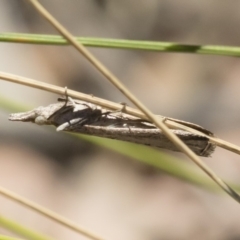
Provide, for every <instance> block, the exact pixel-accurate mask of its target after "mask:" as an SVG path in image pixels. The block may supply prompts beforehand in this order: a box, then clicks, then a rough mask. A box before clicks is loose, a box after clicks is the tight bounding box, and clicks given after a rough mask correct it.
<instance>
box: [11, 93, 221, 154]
mask: <svg viewBox="0 0 240 240" xmlns="http://www.w3.org/2000/svg"><path fill="white" fill-rule="evenodd" d="M169 119H171V120H172V121H175V122H177V123H181V124H183V125H186V126H188V127H189V126H190V127H192V128H193V129H196V130H198V131H200V132H202V133H204V134H205V136H203V135H199V134H193V133H190V132H188V131H185V130H180V129H170V131H172V132H173V133H175V134H176V135H177V136H178V137H179V138H180V139H181V140H182V141H183V142H184V143H185V144H186V145H187V146H188V147H189V148H190V149H191V150H192V151H193V152H194V153H196V154H197V155H199V156H203V157H209V156H210V155H211V154H212V153H213V152H214V150H215V148H216V145H215V144H213V143H211V142H210V140H209V138H208V137H207V136H206V135H208V136H213V133H211V132H210V131H208V130H206V129H204V128H203V127H201V126H199V125H196V124H192V123H188V122H184V121H181V120H177V119H172V118H169ZM9 120H10V121H22V122H33V123H36V124H39V125H54V126H56V127H57V129H56V130H57V131H67V132H74V133H82V134H88V135H94V136H98V137H104V138H111V139H116V140H122V141H127V142H133V143H137V144H143V145H148V146H152V147H157V148H162V149H167V150H172V151H179V150H178V148H177V147H176V146H175V145H174V144H173V143H172V142H171V141H170V140H169V139H168V138H167V137H166V136H165V135H164V134H163V133H162V131H161V130H159V129H158V128H156V127H155V125H154V124H152V123H150V122H148V121H147V120H144V119H141V118H137V117H133V116H129V115H127V114H124V113H122V112H120V111H110V110H107V109H105V108H102V107H100V106H98V105H95V104H92V103H89V102H85V101H79V100H73V99H71V98H70V97H66V99H62V98H61V99H59V102H57V103H54V104H50V105H48V106H46V107H38V108H35V109H33V110H31V111H28V112H23V113H13V114H10V116H9Z"/></svg>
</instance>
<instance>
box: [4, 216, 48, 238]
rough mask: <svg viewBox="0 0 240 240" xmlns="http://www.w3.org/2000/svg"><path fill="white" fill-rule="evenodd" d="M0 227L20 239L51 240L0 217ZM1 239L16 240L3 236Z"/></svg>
mask: <svg viewBox="0 0 240 240" xmlns="http://www.w3.org/2000/svg"><path fill="white" fill-rule="evenodd" d="M0 226H1V227H4V228H5V229H7V230H8V231H11V232H13V233H15V234H17V235H19V236H21V237H24V238H26V239H29V240H52V238H49V237H47V236H44V235H42V234H39V233H37V232H35V231H32V230H30V229H29V228H26V227H24V226H22V225H20V224H19V223H17V222H14V221H12V220H9V219H7V218H5V217H3V216H1V215H0ZM4 237H5V238H4ZM3 239H4V240H17V239H16V238H11V237H7V236H3V237H2V238H1V236H0V240H3ZM18 240H20V239H18Z"/></svg>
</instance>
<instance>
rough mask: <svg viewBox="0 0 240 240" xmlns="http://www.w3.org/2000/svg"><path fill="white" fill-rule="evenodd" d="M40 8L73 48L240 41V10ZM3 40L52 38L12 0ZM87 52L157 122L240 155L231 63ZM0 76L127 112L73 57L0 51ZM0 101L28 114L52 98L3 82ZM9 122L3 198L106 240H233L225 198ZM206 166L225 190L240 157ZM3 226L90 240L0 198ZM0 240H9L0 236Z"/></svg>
mask: <svg viewBox="0 0 240 240" xmlns="http://www.w3.org/2000/svg"><path fill="white" fill-rule="evenodd" d="M40 2H41V3H42V4H43V5H44V6H45V7H46V8H47V9H48V11H50V12H51V13H52V14H53V16H55V17H56V18H57V19H58V20H59V21H60V22H61V23H62V24H63V25H64V26H65V27H67V28H68V30H70V32H72V33H73V34H74V35H76V36H81V37H104V38H119V39H132V40H156V41H171V42H178V43H186V44H187V43H189V44H203V45H204V44H208V45H209V44H211V45H213V44H216V45H229V46H231V45H232V46H238V45H239V41H240V31H239V23H240V14H239V9H240V2H238V1H217V0H213V1H207V0H202V1H197V0H192V1H186V0H182V1H173V0H168V1H166V0H148V1H133V0H128V1H125V0H122V1H117V0H111V1H109V0H89V1H81V0H68V1H65V0H58V1H57V2H56V1H47V0H42V1H40ZM0 31H1V32H18V33H41V34H57V33H56V32H55V30H54V29H53V28H52V27H51V26H50V25H49V24H48V23H47V22H46V21H45V20H44V19H43V18H42V17H41V16H40V15H39V14H38V13H37V12H36V11H35V10H34V9H33V7H32V6H30V5H29V4H28V3H27V1H19V0H1V1H0ZM90 51H91V52H92V53H93V54H94V55H95V56H96V57H97V58H98V59H99V60H101V61H102V62H103V63H104V64H105V65H106V66H107V67H108V68H109V69H110V70H111V71H112V72H113V73H114V74H115V75H116V76H118V77H119V78H120V79H121V81H122V82H123V83H124V84H125V85H126V86H127V87H128V88H129V89H130V90H131V91H132V92H133V93H134V94H135V95H136V96H137V97H138V98H139V99H140V100H141V101H142V102H143V103H145V104H146V106H148V107H149V108H150V109H151V110H152V111H153V112H154V113H156V114H161V115H164V116H169V117H174V118H178V119H182V120H186V121H190V122H194V123H197V124H200V125H202V126H204V127H206V128H207V129H210V130H212V131H213V132H214V133H216V135H217V136H219V137H221V138H222V139H225V140H227V141H230V142H232V143H235V144H237V145H240V136H239V126H240V112H239V111H238V110H239V102H240V95H239V91H240V81H239V76H240V67H239V64H240V60H239V59H238V58H233V57H220V56H204V55H195V54H180V53H156V52H147V51H130V50H113V49H96V48H91V49H90ZM0 66H1V71H4V72H8V73H12V74H16V75H20V76H24V77H29V78H33V79H36V80H40V81H43V82H48V83H52V84H56V85H59V86H63V87H64V86H68V88H70V89H74V90H77V91H80V92H84V93H87V94H94V95H95V96H98V97H102V98H106V99H108V100H111V101H115V102H127V103H129V102H128V101H127V100H126V98H125V97H124V96H123V95H122V94H121V93H120V92H119V91H118V90H116V89H115V88H114V87H113V86H112V85H111V84H110V83H108V82H107V81H106V80H105V79H104V78H103V77H102V76H101V75H100V74H99V73H98V72H97V71H96V70H95V69H94V68H93V67H92V66H91V65H90V64H89V63H88V62H87V61H86V60H84V59H83V57H81V56H80V55H79V54H78V53H77V52H76V51H75V49H73V48H72V47H70V46H65V47H60V46H43V45H42V46H40V45H24V44H13V43H12V44H11V43H1V44H0ZM0 94H1V96H3V97H5V98H8V99H10V100H12V101H16V102H18V103H20V104H23V105H25V106H26V107H29V109H31V108H32V107H37V106H40V105H43V106H44V105H48V104H50V103H53V102H55V101H56V99H57V97H58V96H56V95H54V94H51V93H47V92H44V91H40V90H36V89H32V88H29V87H25V86H19V85H16V84H13V83H9V82H5V81H0ZM129 105H131V104H130V103H129ZM8 115H9V112H6V111H4V110H1V112H0V121H1V127H0V136H1V137H0V141H1V144H0V185H1V186H3V187H5V188H7V189H9V190H11V191H14V192H16V193H18V194H20V195H22V196H24V197H26V198H29V199H31V200H33V201H35V202H37V203H39V204H41V205H43V206H45V207H48V208H50V209H52V210H53V211H56V212H58V213H60V214H62V215H63V216H66V217H68V218H70V219H72V220H74V221H75V222H77V223H79V224H80V225H82V226H84V227H86V228H88V229H90V230H91V231H93V232H94V233H96V234H99V235H100V236H102V237H103V238H106V239H109V240H110V239H114V240H122V239H124V240H146V239H147V240H158V239H167V240H173V239H180V240H188V239H189V240H190V239H196V240H197V239H207V240H208V239H211V240H212V239H213V240H214V239H218V240H235V239H240V228H239V221H240V208H239V204H237V203H236V202H235V201H234V200H232V199H231V198H230V197H228V196H226V194H224V193H223V194H215V193H211V192H208V191H205V190H203V189H201V188H199V187H198V186H194V185H191V184H189V183H187V182H184V181H181V180H179V179H177V178H174V177H172V176H168V175H166V174H164V173H163V172H160V171H157V170H155V169H153V168H151V167H149V166H145V165H143V164H140V163H139V162H137V161H134V160H132V159H130V158H126V157H124V156H121V155H119V154H117V153H114V152H111V151H109V150H106V149H104V148H100V147H97V146H95V145H92V144H90V143H87V142H84V141H80V140H79V139H75V138H73V137H71V136H69V135H67V134H64V133H56V132H55V130H54V129H53V128H50V127H47V126H43V127H39V126H37V125H34V124H30V123H29V124H27V123H17V122H16V123H14V122H9V121H8V120H7V118H8ZM171 154H173V153H171ZM174 154H175V153H174ZM175 155H176V156H178V157H179V158H181V159H179V161H189V162H190V160H188V159H187V158H186V157H184V156H183V155H182V154H175ZM203 160H204V161H205V162H206V163H207V164H208V165H209V166H210V167H212V168H213V169H214V170H215V171H216V172H217V173H218V174H219V175H220V176H221V177H222V178H223V179H225V180H226V181H229V182H235V183H236V184H238V183H239V182H240V157H239V156H237V155H235V154H233V153H231V152H227V151H224V150H221V149H217V150H216V152H215V153H214V154H213V156H212V158H209V159H203ZM196 168H197V167H196ZM0 214H2V215H3V216H6V217H8V218H10V219H13V220H15V221H18V222H20V223H22V224H23V225H26V226H28V227H30V228H32V229H35V230H37V231H39V232H42V233H45V234H46V235H49V236H51V237H53V238H55V239H60V240H63V239H86V238H84V237H82V236H79V235H77V234H75V233H73V232H72V231H70V230H68V229H65V228H63V227H61V226H59V225H58V224H56V223H54V222H52V221H50V220H48V219H46V218H44V217H41V216H39V215H38V214H37V213H34V212H32V211H30V210H28V209H26V208H24V207H22V206H19V205H17V204H16V203H13V202H11V201H9V200H7V199H5V198H3V197H2V196H0ZM0 233H7V234H9V233H8V232H7V231H6V230H4V229H3V228H1V227H0Z"/></svg>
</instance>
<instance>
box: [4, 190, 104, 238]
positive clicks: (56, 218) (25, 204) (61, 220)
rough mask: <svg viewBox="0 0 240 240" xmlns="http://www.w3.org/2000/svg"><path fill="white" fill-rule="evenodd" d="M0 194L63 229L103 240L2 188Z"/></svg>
mask: <svg viewBox="0 0 240 240" xmlns="http://www.w3.org/2000/svg"><path fill="white" fill-rule="evenodd" d="M0 194H1V195H3V196H5V197H7V198H10V199H11V200H14V201H15V202H18V203H20V204H22V205H24V206H25V207H28V208H30V209H32V210H34V211H36V212H38V213H40V214H42V215H44V216H46V217H48V218H50V219H52V220H54V221H56V222H58V223H59V224H61V225H63V226H65V227H68V228H69V229H71V230H73V231H75V232H77V233H81V234H82V235H84V236H86V237H88V238H90V239H92V240H103V238H101V237H98V236H96V235H95V234H93V233H91V232H89V231H88V230H86V229H84V228H82V227H80V226H78V225H77V224H75V223H74V222H72V221H70V220H68V219H66V218H64V217H62V216H61V215H58V214H57V213H55V212H53V211H50V210H48V209H46V208H44V207H42V206H40V205H38V204H36V203H34V202H32V201H29V200H28V199H25V198H23V197H21V196H19V195H17V194H15V193H13V192H11V191H9V190H6V189H4V188H3V187H0Z"/></svg>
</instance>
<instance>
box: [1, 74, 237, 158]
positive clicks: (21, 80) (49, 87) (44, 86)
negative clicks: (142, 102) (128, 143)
mask: <svg viewBox="0 0 240 240" xmlns="http://www.w3.org/2000/svg"><path fill="white" fill-rule="evenodd" d="M0 79H3V80H6V81H9V82H13V83H17V84H21V85H25V86H29V87H33V88H37V89H41V90H44V91H48V92H52V93H56V94H59V95H64V94H65V88H63V87H59V86H56V85H53V84H49V83H45V82H40V81H37V80H33V79H30V78H25V77H20V76H17V75H14V74H10V73H4V72H0ZM68 95H69V96H70V97H72V98H74V99H78V100H82V101H86V102H89V103H93V104H97V105H99V106H101V107H104V108H106V109H109V110H113V111H114V110H120V109H122V105H121V104H118V103H115V102H112V101H108V100H106V99H103V98H98V97H94V96H92V95H89V94H84V93H81V92H77V91H74V90H71V89H68ZM122 111H123V112H124V113H127V114H129V115H131V116H134V117H139V118H142V119H146V117H145V115H144V114H143V113H141V112H140V111H139V110H137V109H135V108H131V107H128V106H126V107H125V108H124V109H123V110H122ZM156 117H158V118H162V119H166V120H165V124H166V125H167V126H168V127H169V128H172V129H181V130H185V131H188V132H191V133H194V134H198V135H202V136H205V137H207V138H209V139H210V141H211V142H212V143H214V144H216V145H217V146H218V147H221V148H224V149H226V150H228V151H231V152H234V153H236V154H239V155H240V147H239V146H237V145H234V144H232V143H229V142H227V141H224V140H222V139H220V138H217V137H211V136H209V135H206V134H204V133H203V132H200V131H198V130H196V129H193V128H191V127H187V126H186V125H183V124H181V123H177V122H174V121H172V120H171V119H169V118H167V117H164V116H160V115H156Z"/></svg>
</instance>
